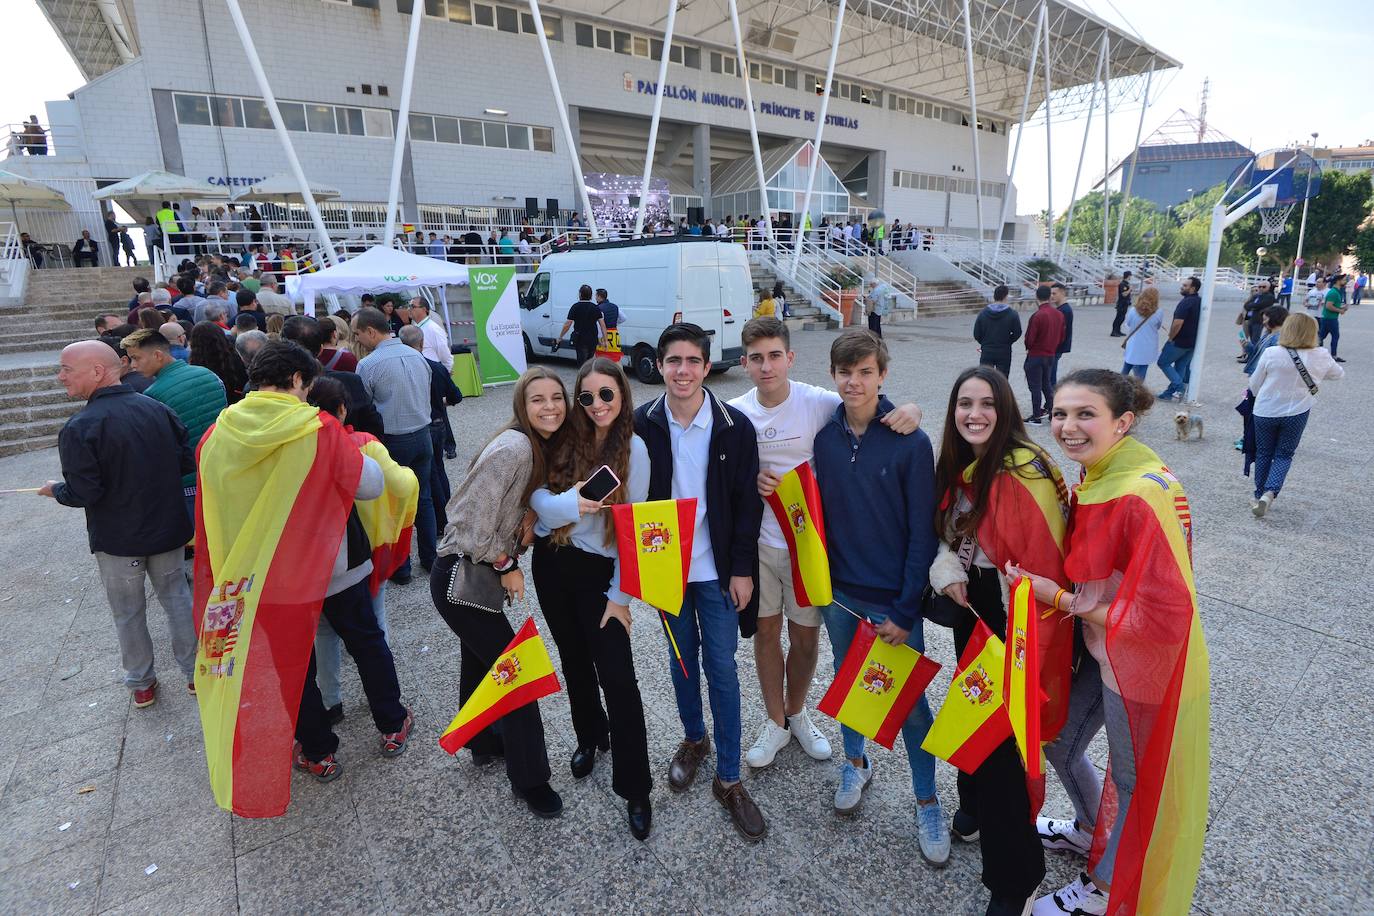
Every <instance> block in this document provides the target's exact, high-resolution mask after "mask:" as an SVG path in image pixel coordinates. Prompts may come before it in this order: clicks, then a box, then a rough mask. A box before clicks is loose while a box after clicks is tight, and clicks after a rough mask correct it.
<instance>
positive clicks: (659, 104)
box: [634, 0, 677, 237]
mask: <svg viewBox="0 0 1374 916" xmlns="http://www.w3.org/2000/svg"><path fill="white" fill-rule="evenodd" d="M676 21H677V0H668V22H667V23H666V24H665V25H664V27H663V54H662V55H661V56H660V58H659V61H658V85H657V86H656V87H655V92H654V114H653V117H652V118H650V119H649V146H648V148H646V149H645V151H644V180H643V181H642V182H641V183H640V186H639V209H638V210H637V211H635V232H634V234H635V236H636V237H638V236H639V233H640V232H642V231H643V230H644V210H645V208H646V207H648V205H649V178H650V175H651V174H652V173H653V170H654V150H655V149H656V148H657V147H658V117H659V114H660V113H661V112H662V111H663V88H664V87H663V82H664V80H666V79H667V78H668V58H670V57H672V48H673V24H674V23H675V22H676ZM671 164H672V163H669V165H671Z"/></svg>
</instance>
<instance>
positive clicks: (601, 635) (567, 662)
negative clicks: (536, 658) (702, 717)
mask: <svg viewBox="0 0 1374 916" xmlns="http://www.w3.org/2000/svg"><path fill="white" fill-rule="evenodd" d="M533 567H534V590H535V593H536V594H537V595H538V597H539V606H540V608H542V609H543V611H544V620H545V621H546V622H547V623H548V625H549V632H550V633H551V634H552V635H553V641H554V643H555V644H556V645H557V646H558V655H559V658H560V659H561V660H562V662H563V681H564V683H565V684H566V685H567V688H568V705H569V706H570V707H571V711H572V721H573V732H574V733H575V734H576V735H577V746H578V747H581V748H592V747H604V746H605V745H606V743H607V740H608V739H609V742H610V746H611V753H612V757H611V764H612V772H611V789H612V790H614V792H615V794H616V795H619V796H620V797H621V798H625V799H631V800H634V799H640V798H647V797H648V795H649V789H650V788H651V787H652V786H653V778H652V777H651V776H650V775H649V739H648V735H647V732H646V730H645V726H644V704H643V702H642V701H641V699H640V696H639V682H638V680H637V679H636V678H635V663H634V657H633V655H631V653H630V636H629V634H628V633H626V632H625V628H624V627H623V626H621V625H620V622H619V621H617V620H609V621H607V622H606V626H604V627H603V626H601V617H602V615H603V614H605V613H606V588H607V586H608V585H609V584H610V581H611V572H612V571H613V568H614V566H613V563H612V560H611V558H610V557H603V556H600V555H599V554H594V553H588V552H586V551H585V550H579V549H578V548H576V547H573V546H572V545H564V546H562V547H555V546H553V545H551V544H550V543H549V541H548V539H547V538H540V539H539V540H538V541H537V542H536V543H535V545H534V563H533ZM603 694H604V695H605V698H606V706H605V708H604V709H603V708H602V705H601V698H602V695H603ZM608 713H609V716H608V715H607V714H608Z"/></svg>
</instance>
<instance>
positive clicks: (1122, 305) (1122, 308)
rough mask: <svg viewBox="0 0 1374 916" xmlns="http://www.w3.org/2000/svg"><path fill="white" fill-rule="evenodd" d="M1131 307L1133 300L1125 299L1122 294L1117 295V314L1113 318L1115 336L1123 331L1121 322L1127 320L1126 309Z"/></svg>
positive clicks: (1113, 333)
mask: <svg viewBox="0 0 1374 916" xmlns="http://www.w3.org/2000/svg"><path fill="white" fill-rule="evenodd" d="M1130 307H1131V302H1130V300H1129V299H1127V300H1124V301H1123V300H1122V298H1121V297H1120V296H1117V297H1116V316H1115V317H1114V318H1113V319H1112V336H1113V337H1115V336H1116V335H1118V334H1120V333H1121V323H1122V322H1123V321H1125V320H1126V310H1127V309H1129V308H1130Z"/></svg>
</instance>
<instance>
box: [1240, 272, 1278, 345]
mask: <svg viewBox="0 0 1374 916" xmlns="http://www.w3.org/2000/svg"><path fill="white" fill-rule="evenodd" d="M1273 304H1274V288H1273V286H1272V285H1270V283H1269V281H1268V280H1261V281H1259V283H1258V284H1257V285H1256V286H1255V292H1254V293H1253V294H1252V295H1251V296H1250V298H1249V299H1246V300H1245V304H1244V305H1243V306H1241V310H1242V312H1243V313H1244V315H1245V336H1246V337H1248V338H1249V339H1250V346H1249V347H1247V348H1246V349H1247V350H1249V351H1250V352H1254V349H1255V346H1256V345H1258V344H1259V339H1260V335H1261V334H1262V333H1263V332H1264V310H1265V309H1267V308H1269V306H1271V305H1273Z"/></svg>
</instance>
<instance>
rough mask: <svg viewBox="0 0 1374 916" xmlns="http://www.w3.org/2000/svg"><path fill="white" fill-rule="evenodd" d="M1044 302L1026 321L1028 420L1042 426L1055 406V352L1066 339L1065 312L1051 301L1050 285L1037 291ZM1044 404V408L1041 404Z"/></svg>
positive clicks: (1040, 300) (1037, 297)
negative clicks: (1052, 378) (1029, 409)
mask: <svg viewBox="0 0 1374 916" xmlns="http://www.w3.org/2000/svg"><path fill="white" fill-rule="evenodd" d="M1035 298H1036V300H1037V301H1038V302H1039V303H1040V306H1039V307H1038V308H1037V309H1036V310H1035V314H1033V315H1031V317H1030V322H1029V323H1027V325H1026V336H1025V341H1026V384H1027V385H1029V386H1030V393H1031V416H1030V419H1029V420H1027V421H1026V422H1027V423H1029V424H1031V425H1032V426H1042V425H1044V423H1045V417H1046V416H1047V415H1048V414H1049V412H1050V411H1051V410H1053V409H1054V385H1053V383H1052V382H1051V381H1050V378H1051V373H1052V372H1053V369H1054V352H1055V350H1057V349H1058V348H1059V345H1060V344H1061V343H1063V341H1064V316H1063V315H1061V314H1060V313H1059V310H1058V309H1057V308H1055V307H1054V305H1053V304H1052V303H1051V302H1050V288H1049V287H1048V286H1042V287H1040V288H1039V289H1037V290H1036V291H1035ZM1042 403H1043V404H1044V410H1043V411H1042V410H1041V409H1040V408H1041V404H1042Z"/></svg>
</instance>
